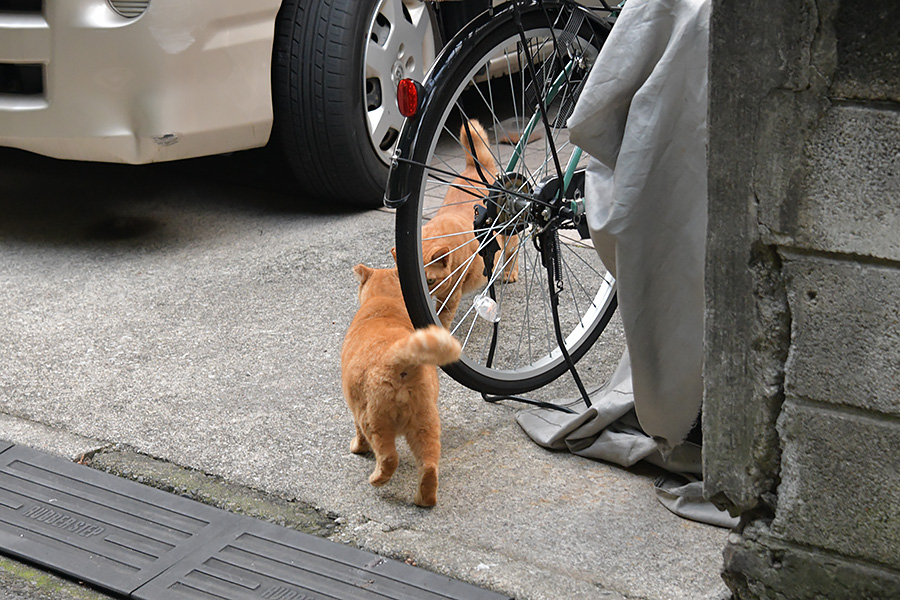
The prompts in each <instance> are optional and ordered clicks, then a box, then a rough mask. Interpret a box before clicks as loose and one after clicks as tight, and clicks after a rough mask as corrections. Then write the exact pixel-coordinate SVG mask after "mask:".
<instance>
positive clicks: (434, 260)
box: [427, 246, 450, 267]
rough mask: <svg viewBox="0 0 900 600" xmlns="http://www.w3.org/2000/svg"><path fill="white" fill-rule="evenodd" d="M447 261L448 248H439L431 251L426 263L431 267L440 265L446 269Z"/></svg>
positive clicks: (448, 258)
mask: <svg viewBox="0 0 900 600" xmlns="http://www.w3.org/2000/svg"><path fill="white" fill-rule="evenodd" d="M449 261H450V246H439V247H437V248H435V249H434V250H432V252H431V255H430V256H429V257H428V261H427V262H428V263H429V264H432V265H436V264H438V263H440V264H441V266H442V267H446V266H447V263H448V262H449Z"/></svg>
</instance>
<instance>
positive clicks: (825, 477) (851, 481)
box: [772, 400, 900, 569]
mask: <svg viewBox="0 0 900 600" xmlns="http://www.w3.org/2000/svg"><path fill="white" fill-rule="evenodd" d="M778 429H779V432H780V434H781V438H782V464H781V467H782V468H781V485H780V486H779V487H778V510H777V512H776V517H775V519H774V521H773V522H772V533H773V534H774V535H775V536H777V537H778V538H781V539H783V540H785V541H787V542H792V543H795V544H800V545H802V546H806V547H813V548H820V549H823V550H824V551H826V552H833V553H835V554H838V555H841V556H844V557H850V558H855V559H860V560H864V561H868V562H871V563H874V564H880V565H882V566H884V567H888V568H893V569H897V568H898V567H900V519H898V518H897V515H898V514H900V453H898V452H897V448H900V423H898V422H897V420H895V419H890V420H888V419H878V418H874V417H872V416H868V415H866V414H863V413H860V412H859V411H845V410H841V411H838V410H831V409H830V407H827V406H826V405H820V404H813V403H805V402H797V401H794V400H789V401H787V402H786V403H785V406H784V412H783V413H782V415H781V418H780V419H779V423H778Z"/></svg>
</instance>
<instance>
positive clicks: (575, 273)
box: [418, 29, 615, 391]
mask: <svg viewBox="0 0 900 600" xmlns="http://www.w3.org/2000/svg"><path fill="white" fill-rule="evenodd" d="M528 34H529V46H531V43H532V42H533V43H534V47H533V48H531V52H532V54H533V55H539V56H544V57H546V58H550V59H551V60H550V61H546V62H544V63H543V64H545V65H546V64H551V61H552V56H550V55H551V54H552V53H553V49H552V47H548V46H547V40H549V39H551V36H549V35H548V34H549V29H546V30H532V31H529V32H528ZM555 34H556V35H557V36H558V37H557V39H560V38H559V36H562V35H564V34H563V32H562V29H560V30H559V31H556V30H555ZM517 39H518V38H517V36H516V35H511V36H510V38H508V39H507V41H504V42H501V43H499V44H497V45H496V46H495V47H494V48H493V50H492V51H491V52H489V53H486V54H485V55H484V56H485V57H486V58H483V59H481V60H480V61H479V62H478V63H477V64H475V65H474V66H473V67H472V69H471V70H470V71H469V73H468V75H467V76H466V77H465V78H464V79H463V82H462V83H460V85H458V86H457V88H456V89H455V90H454V91H453V93H452V95H451V96H450V97H451V98H452V102H451V103H450V104H449V105H448V106H447V108H446V110H445V111H444V112H443V115H442V116H441V117H440V120H439V123H440V129H441V130H442V135H441V136H437V135H434V136H432V142H431V146H430V148H428V149H427V153H426V158H425V160H424V161H423V162H424V163H425V164H427V165H430V166H431V167H432V168H431V169H426V170H425V173H424V175H423V177H424V179H425V180H426V181H424V182H423V185H421V186H420V190H419V202H418V205H419V207H420V216H419V220H420V228H419V232H418V235H419V240H418V243H419V247H420V248H421V244H422V243H423V241H424V242H425V243H426V246H427V245H428V244H429V243H433V241H432V240H430V239H429V238H436V237H438V236H437V235H432V234H433V233H434V232H433V231H429V230H428V229H429V227H430V226H429V225H428V223H429V221H430V220H431V219H432V218H433V217H434V215H435V214H436V212H437V210H438V209H439V208H440V207H441V205H442V203H443V201H444V198H445V195H446V193H447V191H448V190H450V189H451V188H453V185H452V184H451V181H453V180H454V178H455V177H456V176H458V175H459V174H460V173H461V172H462V171H463V170H464V168H463V166H462V165H463V164H464V158H463V156H464V151H463V149H462V146H461V142H460V138H459V135H460V134H459V123H461V122H462V121H463V120H464V119H467V118H473V117H479V118H480V119H482V120H486V119H487V120H489V123H484V124H485V125H486V126H488V127H489V128H490V130H491V133H489V134H488V137H489V140H488V142H489V146H490V149H491V154H492V155H493V157H494V161H495V162H496V163H497V165H499V167H498V169H497V171H496V172H493V173H491V174H490V175H492V176H494V177H497V176H498V175H499V176H500V177H499V178H498V180H500V179H511V180H512V181H514V182H515V184H514V185H513V186H512V187H513V188H516V187H517V188H518V189H513V190H512V192H513V193H512V194H511V195H512V197H513V198H515V199H518V200H519V206H518V208H517V207H516V206H515V204H516V203H515V202H508V203H504V205H505V206H506V205H508V206H507V208H509V207H512V208H509V210H507V211H506V214H507V216H506V217H504V219H506V222H507V223H513V222H516V220H517V219H518V220H519V221H522V220H523V219H524V221H526V223H524V225H521V224H520V226H523V229H521V233H520V234H519V239H518V244H516V246H515V247H516V252H515V253H514V255H515V257H516V258H514V259H513V258H508V259H506V260H507V261H513V260H515V261H518V263H519V281H517V282H515V283H508V284H507V283H501V276H500V273H501V270H500V268H499V267H498V268H496V269H495V270H494V273H493V278H494V279H495V290H496V303H497V305H498V306H499V310H500V322H499V323H498V334H497V345H496V346H497V347H496V350H495V351H494V352H493V353H492V351H491V349H490V346H491V343H490V340H491V338H492V330H491V327H492V326H491V325H489V324H488V323H487V321H486V320H485V319H484V318H482V317H480V316H478V313H479V309H478V308H476V304H477V302H476V299H478V298H480V297H484V296H486V295H488V291H487V286H486V285H481V286H479V288H478V290H476V291H475V292H474V293H473V294H471V295H469V296H468V298H465V299H463V300H462V301H461V303H460V305H459V308H458V309H457V310H456V312H455V318H454V319H453V321H452V324H450V326H449V327H450V329H451V331H453V332H454V335H456V336H457V337H458V338H459V339H460V341H461V342H462V343H463V348H464V349H463V357H462V359H461V363H462V364H463V365H464V368H465V369H468V370H470V371H472V372H474V373H476V374H477V375H478V376H479V377H482V378H485V379H490V380H493V381H497V382H500V383H501V384H503V385H504V386H506V387H507V389H510V388H509V386H519V390H520V391H526V390H527V389H529V388H533V387H536V386H537V385H543V384H544V383H546V381H543V379H546V375H547V373H548V372H555V374H556V375H558V374H559V373H562V372H564V364H563V360H564V359H563V356H562V353H561V352H560V350H559V348H558V345H557V343H556V340H555V336H554V332H553V331H552V319H548V316H549V314H550V308H549V292H548V289H547V275H546V270H545V269H544V267H543V266H542V265H541V264H540V258H539V253H538V252H537V249H536V248H534V247H533V244H532V240H531V238H532V237H533V236H534V235H535V234H536V229H535V226H536V220H535V218H534V215H535V214H536V211H535V210H533V208H529V207H533V206H534V204H533V202H534V200H533V199H534V197H535V196H536V191H537V190H538V189H539V188H540V185H541V182H542V181H543V180H544V179H545V176H547V175H550V174H555V173H556V171H555V165H554V164H553V161H552V159H551V157H550V156H549V154H548V153H549V143H548V141H547V137H546V136H545V138H544V139H536V140H534V141H529V142H528V143H527V144H525V145H524V146H525V147H524V148H522V147H520V150H522V155H521V158H520V159H519V161H518V164H517V165H516V166H514V167H511V165H512V162H511V156H512V155H513V154H515V153H516V152H517V150H515V148H516V147H515V146H513V145H511V144H504V143H501V142H500V141H498V140H499V139H500V138H504V137H505V138H514V136H515V134H516V133H518V132H522V131H524V130H525V123H526V121H527V114H526V112H525V111H524V110H523V107H524V106H527V105H528V104H529V101H528V100H527V99H526V96H527V92H525V91H524V90H527V89H528V87H527V83H526V81H527V79H528V77H527V76H526V74H525V73H524V71H523V70H522V69H519V68H517V67H516V65H514V64H513V63H514V62H515V61H514V59H513V58H512V57H515V56H520V55H521V50H518V51H516V52H510V49H511V48H514V47H516V45H515V42H516V41H517ZM581 41H582V42H583V41H584V40H581ZM560 43H561V44H562V42H560ZM551 46H552V44H551ZM583 50H585V51H584V56H583V57H581V59H578V60H579V61H580V64H579V65H578V73H577V77H574V76H573V77H571V78H568V79H566V83H565V84H564V86H563V87H564V88H565V89H564V90H563V91H562V93H561V95H560V97H559V98H558V99H557V100H556V101H555V102H554V105H551V106H550V107H549V109H548V116H549V117H550V119H549V120H550V121H551V122H557V121H558V122H557V124H564V121H565V120H566V116H565V114H566V113H567V112H568V111H569V110H570V108H571V106H568V105H567V104H566V103H567V101H569V100H571V101H573V102H574V97H575V96H577V93H578V92H579V91H580V86H581V84H582V83H583V78H584V77H586V76H587V72H588V71H589V67H590V64H592V63H593V59H594V58H595V57H596V53H597V51H598V50H597V48H595V47H594V46H593V45H591V44H587V45H586V48H585V49H583ZM570 51H571V47H569V50H567V53H569V52H570ZM488 57H489V58H488ZM582 59H583V60H582ZM488 72H490V73H491V77H489V76H488V75H487V73H488ZM498 73H499V74H501V76H500V77H499V78H498V76H497V75H498ZM547 74H548V75H550V73H549V71H548V73H547ZM504 78H506V79H507V80H508V82H507V83H506V84H503V83H502V81H501V80H502V79H504ZM549 78H550V79H552V75H551V76H550V77H549ZM539 79H540V76H539ZM472 81H475V82H480V84H479V85H472V84H471V82H472ZM545 83H546V82H545ZM511 92H514V93H511ZM503 94H506V95H508V99H507V103H508V105H509V106H505V107H503V108H502V110H500V109H499V105H500V104H501V101H502V98H500V96H501V95H503ZM567 95H568V96H569V97H567ZM461 98H463V99H464V102H460V99H461ZM460 104H465V108H464V110H460ZM485 108H488V109H489V110H484V109H485ZM455 113H459V115H460V116H459V117H458V118H456V120H454V116H455ZM561 114H562V116H560V115H561ZM454 130H455V131H454ZM550 138H552V139H553V140H554V143H555V144H556V146H557V151H558V153H559V155H560V156H561V161H562V162H563V166H564V165H565V160H566V159H568V157H569V155H571V153H572V151H573V150H574V148H573V146H572V145H571V144H570V143H569V142H568V134H567V131H566V130H565V129H564V127H554V128H552V134H551V136H550ZM581 162H582V163H584V162H586V161H585V160H584V159H583V160H582V161H581ZM479 177H480V175H479ZM457 181H458V180H457ZM523 182H526V183H527V185H522V183H523ZM474 183H475V185H474V186H473V185H471V184H472V181H469V182H468V185H467V186H466V187H472V188H477V187H478V184H477V180H475V181H474ZM505 187H507V188H509V187H510V186H509V185H508V184H507V185H506V186H505ZM456 189H460V187H459V185H457V188H456ZM473 191H474V193H476V194H477V195H478V196H479V198H477V199H470V200H469V202H470V203H472V204H473V205H474V204H475V203H476V202H484V197H485V196H486V195H487V194H486V193H485V192H484V191H483V190H470V192H473ZM488 202H489V203H497V200H496V192H495V199H492V200H489V201H488ZM526 205H527V207H526ZM498 212H499V213H500V214H501V215H502V214H504V210H503V209H502V208H501V209H499V210H498ZM523 215H525V216H524V217H523ZM422 226H424V227H425V228H426V229H425V232H424V233H423V230H422V229H421V227H422ZM496 227H499V225H497V226H495V228H496ZM473 235H474V234H473ZM560 241H561V243H560V254H561V258H562V273H563V276H562V279H563V285H564V290H565V291H564V292H563V293H562V294H561V296H560V320H561V325H562V335H563V337H564V339H565V340H566V344H565V345H566V348H567V350H568V351H569V353H570V354H576V353H579V355H580V353H582V352H583V349H586V346H589V345H590V343H591V342H592V341H593V339H594V338H595V335H596V334H597V333H598V329H597V328H598V327H599V328H600V329H601V330H602V327H603V326H605V323H606V321H607V320H608V319H609V316H610V315H611V314H612V310H613V309H614V306H615V280H614V279H613V277H612V276H611V275H610V274H609V273H608V272H607V271H606V270H605V269H604V268H603V266H602V263H600V261H599V259H598V257H597V254H596V251H595V250H594V248H593V244H592V242H591V240H590V239H581V236H578V235H572V232H571V231H569V230H563V232H562V235H561V236H560ZM482 243H484V242H482ZM449 246H453V244H448V247H449ZM457 248H459V245H458V244H457V246H456V248H454V250H455V249H457ZM451 253H452V252H451ZM427 254H428V251H427V250H426V253H425V254H422V253H421V252H420V255H419V259H420V261H421V262H419V264H420V265H422V264H426V267H428V264H433V263H429V258H430V257H429V256H428V255H427ZM497 254H498V256H500V255H501V254H503V252H498V253H497ZM450 262H451V263H452V262H453V261H450ZM456 262H460V261H456ZM497 262H498V265H499V264H502V260H499V259H498V261H497ZM471 264H477V260H476V261H473V262H472V263H471ZM471 264H470V268H471ZM508 264H512V262H508ZM426 270H427V269H426V268H425V267H423V268H422V269H421V271H420V280H421V286H422V292H421V293H422V296H423V297H426V296H427V295H428V294H430V293H431V292H435V293H437V295H441V292H440V290H439V289H434V287H435V286H434V283H432V288H431V289H430V288H429V282H428V273H426ZM433 279H434V278H433ZM449 279H450V280H451V284H450V285H451V286H453V285H463V284H460V279H461V277H459V276H456V277H454V276H451V277H450V278H449ZM453 279H455V281H453ZM437 281H438V280H437V279H435V282H437ZM440 285H441V284H440V283H438V284H437V287H440ZM444 295H446V292H444ZM442 304H443V303H442V301H441V300H437V301H436V303H435V307H433V308H432V309H431V315H432V319H433V320H434V321H438V319H439V317H438V314H439V313H441V312H443V310H444V309H443V308H442ZM446 324H447V323H445V325H446ZM448 370H449V371H450V372H451V374H453V371H454V369H452V368H451V369H448ZM454 376H456V375H454ZM553 376H555V375H553ZM529 380H533V383H532V384H527V383H523V382H526V381H529ZM539 380H541V381H539ZM464 383H465V382H464ZM507 384H508V385H507ZM482 385H484V384H483V383H482ZM484 391H489V390H484Z"/></svg>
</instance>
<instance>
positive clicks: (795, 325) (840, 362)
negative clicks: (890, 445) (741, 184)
mask: <svg viewBox="0 0 900 600" xmlns="http://www.w3.org/2000/svg"><path fill="white" fill-rule="evenodd" d="M783 269H784V274H785V280H786V287H787V290H788V303H789V306H790V310H791V347H790V353H789V355H788V360H787V364H786V366H785V390H786V393H787V394H788V395H789V396H790V395H793V396H797V397H801V398H809V399H813V400H817V401H821V402H829V403H835V404H847V405H851V406H856V407H859V408H863V409H867V410H873V411H877V412H881V413H885V414H891V415H896V416H900V267H898V268H893V267H890V266H879V265H875V264H868V263H866V264H860V263H854V262H850V261H837V260H829V259H823V258H810V257H805V256H798V255H790V254H786V255H785V258H784V263H783ZM898 509H900V499H898Z"/></svg>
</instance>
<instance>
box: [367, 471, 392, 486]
mask: <svg viewBox="0 0 900 600" xmlns="http://www.w3.org/2000/svg"><path fill="white" fill-rule="evenodd" d="M390 480H391V476H390V475H385V474H384V473H378V472H375V473H372V474H371V475H369V483H371V484H372V485H374V486H375V487H381V486H383V485H384V484H386V483H387V482H388V481H390Z"/></svg>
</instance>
